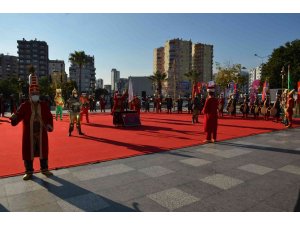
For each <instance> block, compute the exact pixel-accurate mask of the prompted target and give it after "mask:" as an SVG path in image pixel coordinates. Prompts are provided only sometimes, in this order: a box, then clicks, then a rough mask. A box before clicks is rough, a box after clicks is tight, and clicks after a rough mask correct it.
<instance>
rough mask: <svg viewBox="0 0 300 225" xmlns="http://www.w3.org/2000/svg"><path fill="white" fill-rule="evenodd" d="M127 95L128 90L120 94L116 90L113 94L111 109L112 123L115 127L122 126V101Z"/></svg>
mask: <svg viewBox="0 0 300 225" xmlns="http://www.w3.org/2000/svg"><path fill="white" fill-rule="evenodd" d="M127 96H128V90H126V92H125V93H124V94H123V95H122V94H121V93H120V92H116V93H115V96H114V106H113V108H112V111H111V115H112V116H113V124H114V125H115V126H116V127H119V126H123V119H122V113H123V112H124V101H125V100H126V98H127Z"/></svg>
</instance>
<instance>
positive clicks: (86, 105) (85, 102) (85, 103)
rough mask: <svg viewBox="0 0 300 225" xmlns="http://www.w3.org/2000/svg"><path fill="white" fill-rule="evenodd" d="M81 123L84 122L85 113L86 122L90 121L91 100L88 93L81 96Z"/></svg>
mask: <svg viewBox="0 0 300 225" xmlns="http://www.w3.org/2000/svg"><path fill="white" fill-rule="evenodd" d="M79 101H80V104H81V109H80V123H81V122H82V119H83V115H85V119H86V122H87V123H89V122H90V121H89V109H90V101H89V99H88V97H87V96H86V93H82V94H81V96H80V99H79Z"/></svg>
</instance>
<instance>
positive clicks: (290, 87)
mask: <svg viewBox="0 0 300 225" xmlns="http://www.w3.org/2000/svg"><path fill="white" fill-rule="evenodd" d="M288 89H289V91H290V90H291V89H293V87H292V78H291V74H290V65H288Z"/></svg>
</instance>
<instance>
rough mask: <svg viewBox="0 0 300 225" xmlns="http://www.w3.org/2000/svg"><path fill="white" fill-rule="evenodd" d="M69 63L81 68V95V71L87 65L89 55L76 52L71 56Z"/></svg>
mask: <svg viewBox="0 0 300 225" xmlns="http://www.w3.org/2000/svg"><path fill="white" fill-rule="evenodd" d="M69 61H70V62H71V63H73V64H77V65H78V67H79V93H81V70H82V67H83V66H84V65H85V64H86V63H87V55H86V54H85V52H84V51H75V52H74V53H71V54H70V57H69Z"/></svg>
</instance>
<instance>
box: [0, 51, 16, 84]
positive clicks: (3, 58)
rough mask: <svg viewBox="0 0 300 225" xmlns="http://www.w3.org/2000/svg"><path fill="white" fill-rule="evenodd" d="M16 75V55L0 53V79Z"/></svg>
mask: <svg viewBox="0 0 300 225" xmlns="http://www.w3.org/2000/svg"><path fill="white" fill-rule="evenodd" d="M11 77H18V57H17V56H11V55H4V54H0V80H1V79H8V78H11Z"/></svg>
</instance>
